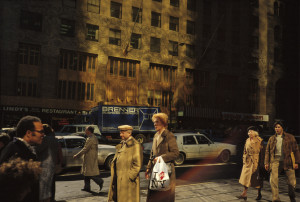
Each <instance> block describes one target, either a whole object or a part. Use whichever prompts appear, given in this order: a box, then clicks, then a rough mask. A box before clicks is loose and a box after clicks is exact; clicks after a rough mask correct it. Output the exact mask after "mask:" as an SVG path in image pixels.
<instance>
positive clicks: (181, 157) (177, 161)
mask: <svg viewBox="0 0 300 202" xmlns="http://www.w3.org/2000/svg"><path fill="white" fill-rule="evenodd" d="M184 160H185V156H184V154H183V153H179V155H178V157H177V158H176V159H175V161H174V164H175V165H176V166H180V165H182V164H183V162H184Z"/></svg>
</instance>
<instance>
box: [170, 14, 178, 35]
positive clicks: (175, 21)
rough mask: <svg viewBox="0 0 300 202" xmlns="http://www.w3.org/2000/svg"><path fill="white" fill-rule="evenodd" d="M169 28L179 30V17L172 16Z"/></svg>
mask: <svg viewBox="0 0 300 202" xmlns="http://www.w3.org/2000/svg"><path fill="white" fill-rule="evenodd" d="M169 29H170V30H173V31H176V32H178V31H179V18H176V17H172V16H170V24H169Z"/></svg>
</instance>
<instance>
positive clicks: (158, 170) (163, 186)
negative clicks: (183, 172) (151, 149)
mask: <svg viewBox="0 0 300 202" xmlns="http://www.w3.org/2000/svg"><path fill="white" fill-rule="evenodd" d="M149 189H151V190H156V191H166V190H168V189H170V178H169V174H168V167H167V164H166V163H165V162H164V160H163V159H162V157H161V156H159V157H158V159H157V161H156V163H155V165H154V167H153V170H152V173H151V178H150V184H149Z"/></svg>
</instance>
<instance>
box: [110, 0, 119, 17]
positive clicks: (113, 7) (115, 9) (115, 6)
mask: <svg viewBox="0 0 300 202" xmlns="http://www.w3.org/2000/svg"><path fill="white" fill-rule="evenodd" d="M110 16H111V17H115V18H122V4H120V3H117V2H113V1H111V2H110Z"/></svg>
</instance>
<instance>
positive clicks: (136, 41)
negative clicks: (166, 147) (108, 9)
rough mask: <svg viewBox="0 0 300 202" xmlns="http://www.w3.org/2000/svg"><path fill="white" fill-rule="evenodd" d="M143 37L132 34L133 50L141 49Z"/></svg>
mask: <svg viewBox="0 0 300 202" xmlns="http://www.w3.org/2000/svg"><path fill="white" fill-rule="evenodd" d="M141 37H142V35H140V34H135V33H132V35H131V41H130V45H131V48H134V49H140V48H141Z"/></svg>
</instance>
